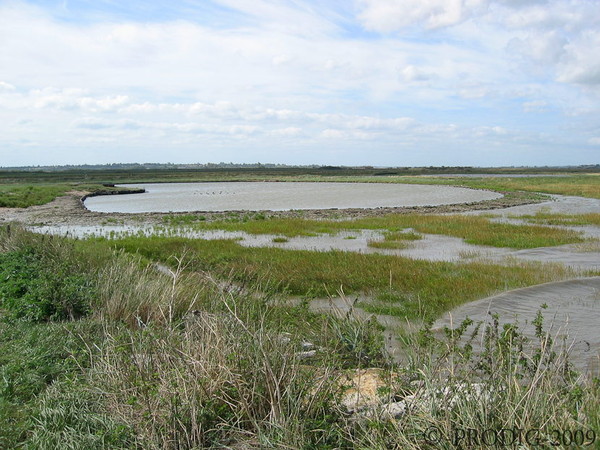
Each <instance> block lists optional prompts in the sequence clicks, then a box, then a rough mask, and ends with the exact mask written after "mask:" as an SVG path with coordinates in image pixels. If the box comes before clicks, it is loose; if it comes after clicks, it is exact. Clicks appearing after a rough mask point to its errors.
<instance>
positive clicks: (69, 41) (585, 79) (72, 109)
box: [0, 0, 600, 167]
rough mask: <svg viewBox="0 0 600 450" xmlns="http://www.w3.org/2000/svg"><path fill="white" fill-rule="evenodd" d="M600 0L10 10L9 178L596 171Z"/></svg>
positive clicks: (43, 1)
mask: <svg viewBox="0 0 600 450" xmlns="http://www.w3.org/2000/svg"><path fill="white" fill-rule="evenodd" d="M599 155H600V0H287V1H284V0H147V1H141V0H128V1H120V0H60V1H59V0H29V1H16V0H7V1H5V0H0V166H3V167H10V166H23V165H28V166H36V165H63V164H104V163H127V162H139V163H143V162H157V163H165V162H172V163H209V162H212V163H217V162H234V163H255V162H261V163H280V164H328V165H346V166H357V165H372V166H521V165H536V166H546V165H549V166H557V165H559V166H560V165H579V164H597V163H600V158H598V156H599Z"/></svg>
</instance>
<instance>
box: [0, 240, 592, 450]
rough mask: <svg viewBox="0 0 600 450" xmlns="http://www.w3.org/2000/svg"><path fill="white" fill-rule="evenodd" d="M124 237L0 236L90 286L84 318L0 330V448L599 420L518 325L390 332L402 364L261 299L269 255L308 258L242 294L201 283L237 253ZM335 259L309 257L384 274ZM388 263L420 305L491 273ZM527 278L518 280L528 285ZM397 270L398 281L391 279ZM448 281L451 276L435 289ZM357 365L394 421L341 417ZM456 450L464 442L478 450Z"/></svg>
mask: <svg viewBox="0 0 600 450" xmlns="http://www.w3.org/2000/svg"><path fill="white" fill-rule="evenodd" d="M138 239H139V241H138V240H134V239H133V240H129V241H118V242H117V243H116V244H117V247H122V248H123V249H127V250H129V251H131V252H134V251H136V249H137V250H139V252H138V253H139V254H138V255H137V256H132V255H130V254H127V253H124V252H123V251H114V250H113V249H111V248H110V245H109V243H107V242H103V241H98V242H87V241H84V242H77V243H75V244H73V243H69V242H67V241H64V240H61V239H57V238H53V239H48V238H44V237H42V236H32V235H30V234H29V233H24V232H21V231H15V230H13V231H11V233H10V234H7V233H5V234H2V235H0V246H1V247H0V248H2V249H3V250H4V251H18V250H20V249H21V247H20V246H21V245H27V246H34V247H35V248H37V249H38V251H40V252H41V251H43V249H44V248H45V246H46V244H47V243H51V246H59V247H60V249H61V252H63V253H62V255H63V256H64V257H65V258H71V259H72V260H73V261H79V262H80V263H81V264H80V266H78V267H79V270H81V271H82V272H85V273H86V274H87V275H88V276H89V277H90V279H93V280H95V283H97V284H98V290H97V292H98V295H97V298H96V300H95V302H93V303H92V304H91V305H90V313H89V314H90V315H89V317H88V318H87V319H85V320H84V321H67V322H62V323H61V322H59V323H53V322H50V323H41V324H32V323H29V322H19V323H18V326H14V324H4V325H2V328H1V331H2V333H0V347H1V349H2V352H1V353H0V370H1V371H2V374H3V376H2V378H1V380H2V383H5V382H6V380H11V379H12V380H13V382H12V383H5V384H2V383H0V388H1V389H0V424H2V434H0V437H1V438H2V439H3V440H0V442H1V444H0V445H3V446H5V447H7V448H11V447H23V448H72V449H76V448H107V449H108V448H111V449H112V448H114V449H117V448H119V449H121V448H132V449H133V448H145V449H146V448H147V449H165V448H166V449H192V448H381V449H384V448H415V449H416V448H438V447H441V448H454V447H455V446H454V445H453V441H452V440H453V439H455V438H456V436H457V434H456V433H457V431H460V430H468V429H472V430H480V431H481V430H489V429H491V430H497V429H502V428H519V429H530V428H531V429H533V428H535V429H540V430H542V433H543V434H541V435H540V436H539V437H540V439H547V438H548V435H549V434H550V433H551V431H552V430H553V429H559V430H576V429H583V430H590V429H591V430H598V426H600V423H599V419H598V410H600V408H599V406H600V404H599V403H600V402H599V400H598V399H599V395H598V394H599V388H598V384H597V383H595V384H594V383H593V382H588V381H586V380H584V379H582V378H580V377H577V375H576V374H574V373H573V372H572V371H571V370H569V366H568V365H567V364H566V361H565V360H562V359H560V356H555V355H554V348H553V347H552V345H551V344H552V343H551V342H550V341H549V340H548V339H547V337H546V335H545V334H544V333H543V330H542V323H541V322H537V325H538V326H539V330H540V331H539V334H538V336H539V342H536V343H535V344H536V345H534V346H533V347H529V346H527V345H522V344H523V341H522V338H521V337H520V335H519V332H518V329H516V328H514V327H512V328H510V327H508V328H504V329H499V328H498V326H497V323H495V324H494V323H492V324H491V326H489V327H488V330H489V331H488V332H487V334H486V338H485V339H484V347H483V352H481V353H477V352H475V351H473V348H472V347H470V346H469V341H468V340H467V342H466V343H464V342H463V341H462V340H461V337H464V336H467V335H468V332H467V329H466V327H462V326H461V327H459V328H458V329H457V330H452V331H449V332H448V338H447V339H446V340H443V341H441V342H440V341H438V340H437V339H435V338H434V337H433V336H432V335H431V333H430V332H429V331H428V330H427V329H425V330H423V332H422V333H419V334H409V335H407V336H405V347H406V348H405V349H404V350H405V352H406V361H405V363H404V364H402V365H399V366H395V367H392V366H390V361H389V359H388V358H387V357H386V356H385V355H384V354H383V351H382V347H383V345H382V344H383V341H382V336H381V334H380V333H379V330H378V328H377V326H376V325H375V324H374V323H373V322H372V321H370V320H366V321H356V320H353V319H352V318H351V316H350V315H347V316H341V317H333V316H329V317H323V316H320V315H316V314H311V313H310V312H309V311H308V308H307V305H306V304H301V305H298V306H287V305H286V304H285V303H280V302H278V301H277V296H276V295H272V294H271V292H270V289H274V288H277V284H276V283H275V281H276V280H278V279H279V278H281V276H282V275H281V274H282V273H283V261H284V258H283V256H284V255H286V256H289V255H292V260H291V263H290V262H289V261H288V265H287V266H285V267H287V271H288V272H290V271H291V270H290V268H291V267H295V266H294V265H291V264H296V263H300V262H302V261H304V262H303V264H304V265H302V264H301V265H300V266H299V268H298V269H294V270H301V271H302V270H307V269H308V267H309V265H311V264H314V263H315V261H317V267H315V268H314V269H313V270H314V272H312V273H311V272H308V275H309V276H312V277H316V275H317V273H318V272H319V271H322V270H324V268H325V267H326V266H324V265H322V266H319V264H318V259H316V260H315V259H311V258H312V257H313V256H316V255H314V254H312V253H310V252H284V253H282V254H281V256H277V253H276V252H267V253H263V254H261V255H260V256H261V258H262V259H260V263H259V262H258V261H259V259H257V260H256V261H257V262H256V264H257V265H258V266H262V267H263V268H264V270H263V271H262V272H261V271H260V270H258V269H257V268H256V267H255V268H253V269H252V270H254V271H255V273H254V274H253V275H252V276H249V275H251V274H252V270H251V269H250V268H247V270H248V272H247V273H246V274H245V275H243V276H238V279H239V280H242V281H244V280H245V281H246V284H245V285H244V286H243V289H236V288H239V287H240V283H238V282H235V283H227V282H223V281H221V280H215V279H213V277H212V276H211V274H210V273H209V272H208V271H207V270H208V269H212V270H217V269H219V268H220V269H222V270H223V272H222V273H223V274H226V273H227V270H233V269H234V268H235V265H234V264H233V263H234V262H236V263H237V262H239V261H240V259H243V258H247V257H248V255H246V254H244V253H240V249H239V248H237V247H235V246H234V245H233V243H231V242H216V243H215V245H216V247H215V248H212V249H211V247H210V246H209V244H207V243H202V242H201V241H189V240H181V239H157V238H150V239H145V240H144V239H141V238H138ZM128 246H131V248H127V247H128ZM184 248H187V250H184ZM228 252H229V253H228ZM173 255H174V256H177V258H173V257H172V256H173ZM342 256H343V255H341V254H339V255H338V254H337V253H335V252H333V253H331V254H330V255H329V256H326V257H325V258H326V261H327V264H335V263H333V262H332V261H333V260H336V259H339V258H341V259H340V260H339V263H343V264H344V265H343V266H338V269H340V268H342V267H343V268H344V270H346V269H349V268H350V267H352V266H353V265H354V266H357V267H356V268H355V269H354V270H353V271H352V272H351V275H353V276H358V275H359V273H358V272H359V271H361V270H362V271H367V272H368V274H367V275H364V276H363V278H361V279H360V283H361V284H360V285H364V283H366V282H367V280H369V279H371V277H373V276H376V278H377V277H380V276H381V275H378V274H379V273H380V272H379V271H378V270H377V269H376V266H377V265H380V264H383V265H384V270H385V271H388V269H389V268H390V267H396V266H394V265H393V264H392V262H391V260H387V259H386V258H383V259H373V260H369V259H352V258H350V259H347V260H344V258H343V257H342ZM363 256H364V255H363ZM150 257H152V258H154V257H155V258H156V259H157V260H161V259H162V260H163V261H164V262H166V263H167V264H168V269H165V268H164V267H161V268H160V270H157V269H156V268H155V266H148V259H147V258H150ZM202 258H205V259H202ZM269 258H273V259H272V260H270V259H269ZM294 258H299V259H294ZM303 258H307V259H306V260H304V259H303ZM327 258H329V260H327ZM278 259H279V260H278ZM396 259H397V258H396ZM211 261H212V262H211ZM249 261H251V260H247V261H246V262H249ZM358 263H362V264H363V265H362V266H361V265H359V264H358ZM221 264H222V265H221ZM268 264H270V265H271V267H266V266H267V265H268ZM397 264H398V266H397V268H395V269H394V270H393V271H392V275H393V276H392V281H391V283H392V287H394V286H395V287H397V288H400V287H403V288H405V289H407V292H408V291H410V289H412V290H413V291H414V292H419V293H420V295H422V296H423V299H425V298H427V299H431V298H434V297H431V296H430V295H432V293H434V292H435V289H436V288H435V284H436V282H437V283H440V287H439V289H440V291H439V293H438V295H441V293H446V294H448V293H450V292H451V291H452V289H453V287H452V288H451V286H459V292H460V293H461V295H465V293H466V292H470V291H468V290H466V291H465V289H467V285H468V284H478V283H483V281H482V280H484V279H485V276H489V277H490V278H494V277H498V275H499V273H498V272H497V270H498V268H496V267H492V268H491V269H489V270H490V272H488V273H487V274H486V273H485V269H484V268H482V267H479V266H472V267H468V266H459V265H453V264H440V265H437V264H423V265H420V264H414V262H411V263H410V264H409V265H408V266H409V267H405V266H407V265H406V264H405V261H402V260H398V262H397ZM280 265H281V267H278V266H280ZM241 267H244V266H243V265H242V266H241ZM401 267H404V268H403V269H401ZM465 267H466V269H465ZM492 269H493V270H492ZM539 269H540V270H538V271H536V270H533V271H532V270H531V268H528V269H527V270H525V269H523V268H520V269H511V270H513V272H511V270H508V271H506V272H501V275H502V276H507V280H508V282H509V283H510V282H522V281H524V280H528V281H533V278H536V277H543V276H548V274H547V267H540V268H539ZM236 270H237V269H236ZM401 270H404V271H406V270H410V271H411V272H401ZM279 271H281V272H279ZM521 271H523V273H521ZM527 271H530V272H531V271H532V272H533V275H532V274H529V275H527V276H528V277H533V278H527V277H526V275H525V272H527ZM196 272H197V273H196ZM476 272H482V273H483V274H484V277H483V278H478V277H479V276H480V275H478V274H477V273H476ZM511 273H512V280H511V275H510V274H511ZM558 273H559V274H564V273H563V272H558ZM230 274H231V275H234V274H235V272H230ZM401 274H404V275H405V279H400V281H397V282H396V281H394V280H393V278H394V277H395V276H400V275H401ZM543 274H545V275H543ZM295 276H298V278H300V274H297V275H295ZM432 276H436V277H438V278H436V279H435V282H431V281H430V282H426V278H428V277H432ZM446 276H450V281H449V282H448V283H447V284H443V283H444V282H443V280H444V278H445V277H446ZM521 277H523V278H521ZM413 278H414V279H413ZM461 279H464V281H463V282H462V284H461V281H460V280H461ZM225 280H227V278H225ZM337 281H340V280H339V278H338V279H337ZM349 281H350V280H349ZM380 281H381V280H380ZM387 281H388V283H390V279H389V274H388V276H387ZM313 282H314V280H313ZM419 283H422V284H423V285H422V286H421V287H420V288H419V287H418V286H419ZM256 284H258V285H256ZM329 286H330V287H333V286H334V285H333V283H331V284H330V285H329ZM460 286H462V287H460ZM388 288H389V286H388ZM479 288H481V285H480V286H479ZM419 289H421V290H419ZM281 290H283V288H282V287H281V286H280V287H279V291H281ZM471 292H472V291H471ZM428 296H429V297H428ZM48 336H50V338H47V337H48ZM307 341H310V342H307ZM306 346H308V347H310V348H314V351H315V355H314V356H312V357H308V358H307V357H306V355H305V352H304V350H305V347H306ZM15 354H16V355H18V357H15V356H14V355H15ZM366 367H379V368H383V369H385V370H382V372H381V373H384V374H385V377H384V378H385V380H387V381H386V383H387V384H383V385H382V386H380V388H381V389H380V392H379V391H378V393H379V394H380V397H381V402H384V401H385V402H390V401H392V402H402V404H403V405H404V406H405V413H404V414H399V415H397V417H395V418H392V417H391V416H390V414H389V412H386V411H388V409H387V406H386V405H384V404H383V403H379V404H376V405H374V407H373V408H372V409H368V410H363V411H359V412H356V413H350V412H349V411H348V410H347V409H346V408H345V407H344V406H343V403H342V402H341V399H342V398H343V397H344V395H346V394H347V392H348V386H347V385H346V384H345V383H346V381H345V380H347V379H349V378H352V377H353V376H354V375H356V374H357V373H360V372H358V371H357V370H356V369H360V368H366ZM46 369H48V370H46ZM47 373H52V375H51V376H49V377H46V374H47ZM33 374H35V376H36V377H38V378H37V381H36V382H35V383H33V384H32V386H34V390H33V391H32V392H30V393H29V394H28V393H27V392H26V391H28V390H27V389H24V386H23V385H20V384H19V383H21V382H23V381H25V380H26V378H27V377H28V376H31V375H33ZM19 377H21V378H19ZM380 381H381V380H380ZM10 386H12V388H13V391H12V392H14V393H15V395H13V396H12V397H10V396H9V395H10V392H11V391H10V389H11V388H10ZM19 389H20V390H19ZM31 394H34V395H31ZM7 402H9V403H7ZM14 405H17V406H18V408H14ZM388 406H389V405H388ZM9 408H12V414H8V411H9ZM433 427H435V430H437V431H438V432H439V436H440V442H437V443H435V444H433V443H429V440H431V438H432V437H434V436H433V435H432V434H431V430H432V429H433ZM550 437H551V435H550ZM462 443H463V444H464V445H463V447H464V448H477V447H481V445H480V444H473V443H471V444H468V443H467V442H465V441H463V442H462ZM543 443H544V444H546V443H547V441H543Z"/></svg>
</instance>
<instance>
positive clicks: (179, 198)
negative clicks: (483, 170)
mask: <svg viewBox="0 0 600 450" xmlns="http://www.w3.org/2000/svg"><path fill="white" fill-rule="evenodd" d="M122 186H126V187H136V188H140V187H141V188H144V189H146V193H144V194H131V195H108V196H100V197H91V198H88V199H87V200H86V201H85V206H86V207H87V208H88V209H90V210H92V211H97V212H122V213H144V212H182V211H263V210H271V211H285V210H292V209H331V208H339V209H343V208H379V207H398V206H426V205H449V204H454V203H470V202H477V201H482V200H492V199H496V198H500V197H501V194H498V193H496V192H490V191H479V190H473V189H467V188H459V187H454V186H428V185H409V184H378V183H377V184H376V183H301V182H289V183H288V182H286V183H275V182H254V183H253V182H240V183H231V182H223V183H160V184H127V185H122Z"/></svg>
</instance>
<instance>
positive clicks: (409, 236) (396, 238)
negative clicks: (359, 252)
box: [367, 231, 423, 249]
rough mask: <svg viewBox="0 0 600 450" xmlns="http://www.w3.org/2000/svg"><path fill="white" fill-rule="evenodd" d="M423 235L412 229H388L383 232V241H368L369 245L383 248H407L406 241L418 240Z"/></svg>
mask: <svg viewBox="0 0 600 450" xmlns="http://www.w3.org/2000/svg"><path fill="white" fill-rule="evenodd" d="M422 238H423V237H422V236H421V235H420V234H417V233H414V232H412V231H386V232H384V233H383V241H375V240H370V241H368V242H367V245H368V246H369V247H373V248H382V249H403V248H407V247H408V244H407V242H406V241H417V240H419V239H422Z"/></svg>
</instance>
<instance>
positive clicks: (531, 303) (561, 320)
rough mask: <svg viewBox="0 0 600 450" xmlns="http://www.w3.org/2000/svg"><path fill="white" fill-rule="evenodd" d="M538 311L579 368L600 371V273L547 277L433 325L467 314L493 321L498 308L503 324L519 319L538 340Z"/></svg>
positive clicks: (438, 326) (457, 321) (448, 323)
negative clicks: (563, 278)
mask: <svg viewBox="0 0 600 450" xmlns="http://www.w3.org/2000/svg"><path fill="white" fill-rule="evenodd" d="M542 305H547V308H546V309H543V308H542ZM538 311H541V312H542V315H543V317H544V330H545V331H546V332H548V334H549V336H551V337H552V338H553V339H554V342H556V343H558V344H559V345H560V344H561V343H562V345H564V346H565V347H566V348H567V349H568V351H569V356H570V357H569V361H570V362H571V363H573V365H574V366H575V368H576V369H578V370H580V371H583V372H593V373H595V374H597V373H600V328H599V324H600V277H592V278H582V279H574V280H568V281H559V282H555V283H545V284H541V285H537V286H532V287H528V288H523V289H516V290H512V291H508V292H504V293H502V294H499V295H495V296H493V297H488V298H484V299H481V300H477V301H474V302H470V303H466V304H464V305H462V306H460V307H458V308H456V309H454V310H452V311H450V312H449V313H447V314H444V316H443V317H442V318H440V319H438V320H437V321H436V322H435V323H434V325H433V329H434V330H435V329H437V330H441V329H443V327H445V326H447V327H456V326H458V325H460V323H461V322H462V321H463V320H464V319H465V318H467V317H468V318H470V319H472V320H473V321H474V322H479V321H483V322H484V323H489V321H490V318H491V314H498V316H499V321H500V327H502V325H503V324H505V323H514V322H515V321H517V322H518V323H519V329H520V330H521V332H523V334H524V335H525V336H527V337H528V338H529V340H530V341H531V342H532V343H533V342H536V341H537V340H538V339H537V338H536V336H535V326H534V325H533V324H532V321H533V320H534V319H535V317H536V315H537V313H538ZM473 326H474V325H473ZM473 326H472V327H471V329H472V328H473ZM469 332H470V330H467V333H466V334H467V335H468V334H469ZM481 333H483V328H482V329H481Z"/></svg>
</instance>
